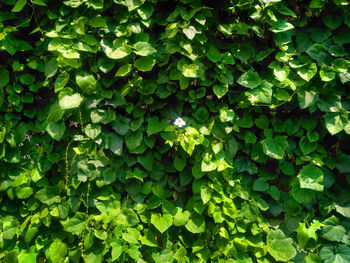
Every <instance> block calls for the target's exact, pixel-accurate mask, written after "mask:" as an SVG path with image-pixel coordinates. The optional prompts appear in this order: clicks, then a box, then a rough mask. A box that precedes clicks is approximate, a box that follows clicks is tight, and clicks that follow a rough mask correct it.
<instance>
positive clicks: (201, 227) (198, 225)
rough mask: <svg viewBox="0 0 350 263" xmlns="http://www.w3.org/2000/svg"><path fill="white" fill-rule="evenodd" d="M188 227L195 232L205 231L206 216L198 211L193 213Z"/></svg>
mask: <svg viewBox="0 0 350 263" xmlns="http://www.w3.org/2000/svg"><path fill="white" fill-rule="evenodd" d="M185 227H186V229H187V230H188V231H190V232H191V233H193V234H199V233H203V232H204V231H205V220H204V217H203V216H202V215H200V214H197V213H195V212H194V213H192V214H191V218H190V220H188V222H187V224H186V225H185Z"/></svg>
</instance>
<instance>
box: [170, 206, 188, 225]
mask: <svg viewBox="0 0 350 263" xmlns="http://www.w3.org/2000/svg"><path fill="white" fill-rule="evenodd" d="M190 215H191V214H190V212H188V211H184V212H182V209H181V208H177V213H176V214H175V216H174V221H173V225H174V226H184V225H186V224H187V222H188V220H189V219H190Z"/></svg>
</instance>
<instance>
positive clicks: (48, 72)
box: [44, 58, 58, 79]
mask: <svg viewBox="0 0 350 263" xmlns="http://www.w3.org/2000/svg"><path fill="white" fill-rule="evenodd" d="M57 69H58V65H57V58H52V59H50V60H49V61H48V62H47V63H46V64H45V68H44V73H45V77H46V78H47V79H48V78H51V77H53V76H54V75H55V74H56V72H57Z"/></svg>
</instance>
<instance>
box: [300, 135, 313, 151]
mask: <svg viewBox="0 0 350 263" xmlns="http://www.w3.org/2000/svg"><path fill="white" fill-rule="evenodd" d="M299 146H300V149H301V151H302V152H303V154H304V155H308V154H310V153H312V152H313V151H315V150H316V149H317V146H318V145H317V142H310V141H309V139H308V138H307V136H303V137H302V138H301V140H300V142H299Z"/></svg>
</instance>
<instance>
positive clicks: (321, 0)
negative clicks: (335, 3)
mask: <svg viewBox="0 0 350 263" xmlns="http://www.w3.org/2000/svg"><path fill="white" fill-rule="evenodd" d="M327 2H328V0H311V3H310V5H309V7H310V8H322V7H323V6H324V5H325V4H326V3H327Z"/></svg>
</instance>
